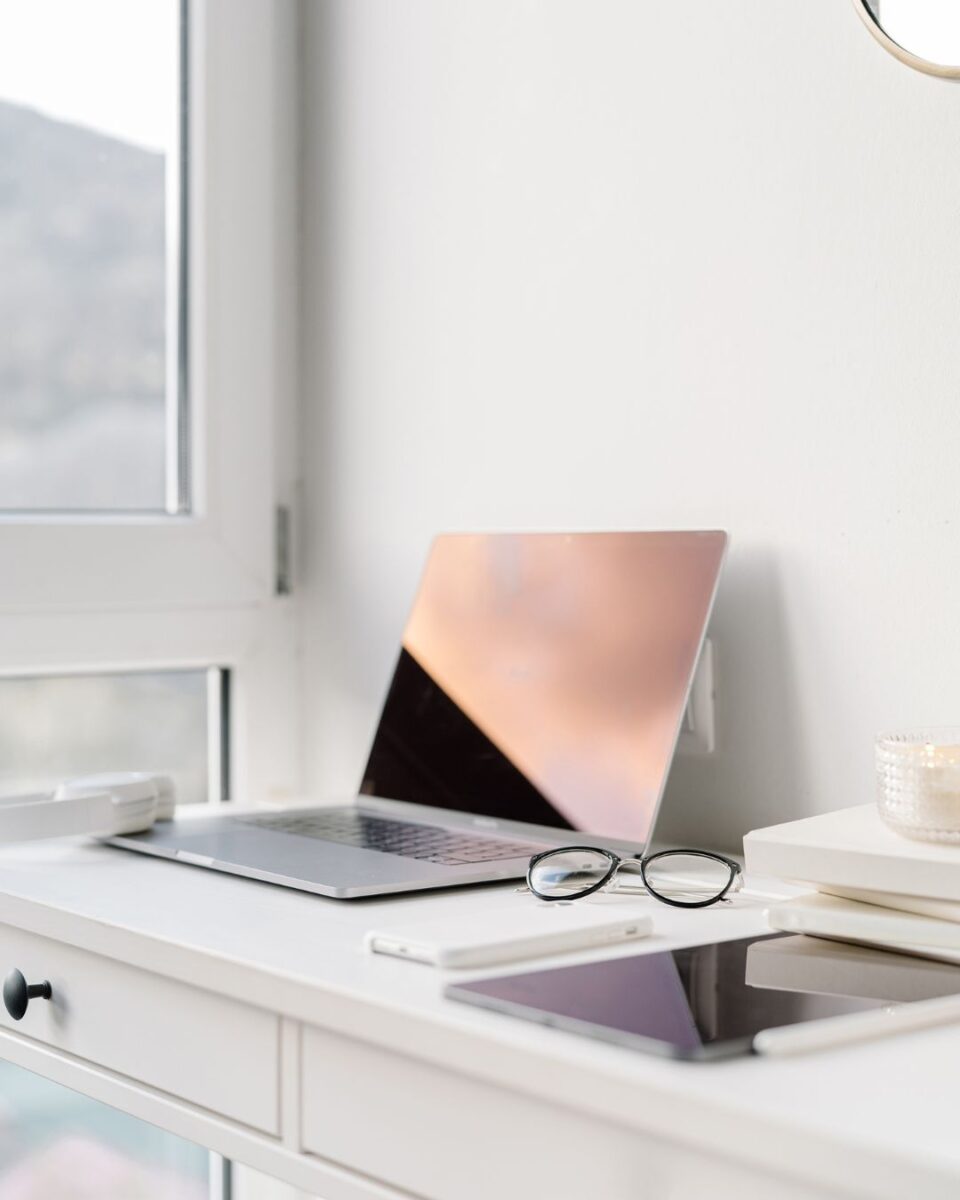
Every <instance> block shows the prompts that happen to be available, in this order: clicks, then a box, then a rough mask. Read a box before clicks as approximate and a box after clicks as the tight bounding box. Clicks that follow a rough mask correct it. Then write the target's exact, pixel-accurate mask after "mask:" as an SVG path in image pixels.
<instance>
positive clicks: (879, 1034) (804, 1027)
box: [753, 996, 960, 1057]
mask: <svg viewBox="0 0 960 1200" xmlns="http://www.w3.org/2000/svg"><path fill="white" fill-rule="evenodd" d="M958 1021H960V996H938V997H937V998H936V999H935V1000H916V1001H914V1002H913V1003H912V1004H890V1005H886V1006H884V1007H883V1008H877V1009H874V1010H873V1011H872V1012H862V1013H847V1014H845V1015H844V1016H841V1017H828V1018H826V1019H824V1020H822V1021H805V1022H803V1024H801V1025H789V1026H786V1027H784V1028H781V1029H764V1030H763V1032H762V1033H758V1034H757V1036H756V1037H755V1038H754V1039H753V1048H754V1050H755V1051H756V1052H757V1054H766V1055H773V1056H777V1057H782V1056H786V1055H793V1054H809V1053H811V1052H813V1051H817V1050H829V1049H831V1048H832V1047H836V1046H849V1045H851V1044H852V1043H855V1042H868V1041H873V1040H874V1039H876V1038H888V1037H892V1036H893V1035H894V1034H898V1033H908V1032H909V1031H910V1030H916V1029H932V1028H935V1027H936V1026H938V1025H954V1024H956V1023H957V1022H958Z"/></svg>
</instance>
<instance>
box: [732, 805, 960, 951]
mask: <svg viewBox="0 0 960 1200" xmlns="http://www.w3.org/2000/svg"><path fill="white" fill-rule="evenodd" d="M743 847H744V855H745V864H746V870H747V872H748V873H750V874H754V875H772V876H776V877H777V878H780V879H787V880H791V881H794V882H797V883H806V884H809V885H811V886H812V887H813V889H814V891H813V892H812V893H811V894H809V895H806V896H801V897H798V898H796V899H793V900H789V901H783V902H782V903H779V904H774V905H773V907H771V909H770V911H769V914H768V915H769V918H770V924H771V926H772V927H773V928H774V929H782V930H785V931H787V932H790V933H808V934H813V935H814V936H818V937H830V938H837V939H839V940H841V941H849V942H859V943H863V944H866V945H873V946H886V947H889V948H891V949H899V950H902V951H905V952H907V953H912V954H921V955H925V956H926V957H929V958H937V959H941V960H944V961H947V962H957V963H960V845H949V844H942V843H935V842H914V841H910V840H908V839H906V838H903V837H901V836H900V835H899V834H896V833H894V832H893V831H892V830H890V829H888V828H887V827H886V825H884V824H883V822H882V821H881V820H880V817H879V816H878V814H877V810H876V808H875V807H874V806H873V805H872V804H867V805H863V806H859V807H857V808H844V809H840V810H839V811H838V812H832V813H826V814H824V815H823V816H819V817H807V818H806V819H804V820H801V821H790V822H789V823H787V824H785V825H772V826H770V827H769V828H768V829H756V830H754V831H753V832H752V833H748V834H747V836H746V837H745V838H744V842H743Z"/></svg>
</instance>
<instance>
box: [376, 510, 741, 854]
mask: <svg viewBox="0 0 960 1200" xmlns="http://www.w3.org/2000/svg"><path fill="white" fill-rule="evenodd" d="M726 541H727V538H726V534H724V533H721V532H683V533H577V534H450V535H443V536H441V537H438V538H437V539H436V541H435V542H434V544H433V547H432V549H431V552H430V556H429V558H428V560H427V565H426V568H425V570H424V574H423V578H422V580H421V583H420V588H419V591H418V593H417V597H416V600H415V602H414V606H413V611H412V612H411V614H410V618H409V620H408V622H407V627H406V630H405V631H404V635H403V643H402V648H401V651H400V658H399V660H398V662H397V666H396V669H395V672H394V675H393V680H392V682H391V684H390V689H389V692H388V694H387V699H386V702H385V704H384V708H383V712H382V714H381V717H380V723H379V726H378V729H377V732H376V735H375V738H374V742H373V747H372V750H371V752H370V759H369V761H368V763H367V767H366V770H365V772H364V778H363V783H362V785H361V791H362V792H363V793H364V794H366V795H375V796H381V797H385V798H388V799H394V800H406V801H411V802H413V803H416V804H423V805H432V806H436V807H441V808H444V809H453V810H456V811H460V812H466V813H472V814H476V815H482V816H488V817H496V818H502V819H508V820H511V821H525V822H530V823H532V824H535V825H546V826H554V827H557V828H566V829H576V830H583V831H584V832H587V833H591V834H595V835H598V836H603V835H605V836H608V837H612V838H618V839H625V840H629V841H635V842H640V843H644V842H646V840H647V838H648V835H649V833H650V829H651V826H652V823H653V818H654V816H655V815H656V810H657V806H658V804H659V801H660V797H661V795H662V793H663V788H664V785H665V783H666V777H667V773H668V771H669V768H670V762H671V759H672V757H673V750H674V746H675V744H676V739H677V735H678V733H679V729H680V723H681V721H682V718H683V713H684V709H685V707H686V702H687V695H688V691H689V687H690V682H691V679H692V676H693V671H694V668H695V666H696V662H697V657H698V654H699V651H700V646H701V643H702V640H703V635H704V631H705V628H706V624H707V620H708V618H709V615H710V610H711V607H712V604H713V597H714V592H715V590H716V585H717V578H718V575H719V571H720V565H721V562H722V559H723V554H724V550H725V548H726Z"/></svg>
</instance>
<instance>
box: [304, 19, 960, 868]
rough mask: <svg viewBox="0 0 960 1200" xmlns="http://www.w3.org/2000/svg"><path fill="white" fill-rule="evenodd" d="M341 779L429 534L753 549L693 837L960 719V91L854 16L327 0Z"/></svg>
mask: <svg viewBox="0 0 960 1200" xmlns="http://www.w3.org/2000/svg"><path fill="white" fill-rule="evenodd" d="M306 9H307V24H306V38H305V45H304V54H305V66H306V71H307V76H308V82H307V93H306V101H305V103H306V111H305V141H306V146H305V149H306V153H307V164H306V175H305V189H306V190H305V197H304V211H305V220H306V229H305V234H306V248H305V259H304V264H303V266H304V274H305V289H306V291H305V297H304V299H305V310H304V311H305V322H304V336H305V343H306V350H305V355H306V357H305V363H304V369H305V388H306V407H307V430H306V436H305V439H304V446H303V453H304V467H305V474H306V477H307V480H308V511H307V524H308V528H307V530H306V541H307V545H306V548H305V549H306V570H307V586H308V591H307V614H308V620H307V630H306V633H307V644H306V653H307V663H308V671H307V678H308V681H309V682H308V684H307V688H308V697H307V700H308V705H309V708H308V712H309V720H310V722H311V727H312V730H313V731H314V737H313V744H312V747H311V749H310V762H309V763H308V767H309V777H310V778H311V781H312V783H313V784H314V785H315V786H317V787H320V788H323V789H326V790H329V789H331V788H341V787H342V788H345V789H347V790H349V789H352V788H353V787H354V786H355V784H356V781H357V778H358V774H359V771H360V769H361V767H362V763H363V760H364V752H365V749H366V742H367V739H368V737H369V735H370V732H371V729H372V725H373V721H374V718H375V714H376V708H377V705H378V702H379V700H380V696H381V693H382V691H383V689H384V687H385V686H386V682H387V679H388V676H389V671H390V668H391V665H392V657H393V654H394V651H395V647H396V642H397V638H398V634H399V631H400V628H401V625H402V622H403V618H404V615H405V611H406V606H407V604H408V601H409V598H410V595H411V592H412V589H413V586H414V584H415V580H416V576H417V571H418V566H419V563H420V560H421V557H422V555H423V552H424V550H425V547H426V544H427V542H428V539H429V537H430V535H431V533H433V532H434V531H435V530H438V529H460V528H561V527H570V528H648V527H649V528H658V527H659V528H670V527H696V526H710V527H716V526H722V527H725V528H727V529H729V530H730V531H731V534H732V536H733V551H732V554H731V558H730V560H729V564H728V569H727V573H726V576H725V580H724V582H723V584H722V589H721V599H720V603H719V608H718V612H717V614H716V620H715V630H714V632H715V637H716V640H717V648H718V656H719V664H718V668H719V674H720V689H721V694H720V697H719V701H720V704H721V711H720V731H719V732H720V750H719V753H718V754H717V755H716V757H715V758H714V759H713V760H707V761H704V762H694V761H684V762H681V763H679V764H678V766H677V768H676V769H675V771H674V774H673V778H672V780H671V785H670V790H669V792H668V800H669V807H670V812H671V827H672V828H671V831H672V832H675V834H676V836H677V837H680V836H686V837H689V838H691V839H693V840H695V841H698V842H701V843H709V842H710V841H715V842H717V843H719V844H728V845H731V844H734V843H735V842H736V840H737V839H738V838H739V836H740V834H741V833H742V832H743V831H744V830H746V829H747V828H750V827H752V826H756V825H762V824H766V823H770V822H772V821H774V820H778V819H785V818H789V817H790V816H792V815H799V814H802V813H806V812H812V811H816V810H821V809H828V808H831V807H838V806H841V805H845V804H851V803H856V802H859V801H865V800H868V799H869V798H870V797H871V795H872V778H871V764H872V744H871V743H872V737H873V734H874V732H875V731H876V730H878V729H880V728H883V727H887V726H900V725H904V724H910V723H914V722H923V721H938V722H949V721H957V722H958V723H960V540H958V533H960V488H958V483H957V480H958V471H960V404H958V401H960V338H958V336H957V330H958V322H960V152H958V151H960V86H957V85H956V84H954V83H950V82H946V81H943V80H936V79H932V78H928V77H925V76H922V75H919V74H916V73H914V72H913V71H911V70H909V69H908V68H906V67H904V66H903V65H901V64H900V63H898V62H896V61H894V59H892V58H890V57H889V56H887V55H886V54H885V53H884V52H883V50H881V49H880V47H879V46H878V45H877V44H876V43H875V42H874V41H873V40H872V39H871V38H870V37H869V35H868V34H867V32H866V30H865V29H864V27H863V26H862V25H861V23H860V21H859V20H858V19H857V17H856V15H855V13H854V12H853V10H852V8H851V6H850V4H849V3H848V2H847V0H806V2H805V3H803V4H797V3H795V0H790V2H788V0H724V2H723V3H716V2H715V0H692V2H689V3H682V4H681V3H672V2H669V0H660V2H659V3H654V2H653V0H543V2H532V0H527V2H523V0H457V2H456V3H451V2H450V0H403V2H402V3H401V2H389V0H379V2H376V0H307V4H306Z"/></svg>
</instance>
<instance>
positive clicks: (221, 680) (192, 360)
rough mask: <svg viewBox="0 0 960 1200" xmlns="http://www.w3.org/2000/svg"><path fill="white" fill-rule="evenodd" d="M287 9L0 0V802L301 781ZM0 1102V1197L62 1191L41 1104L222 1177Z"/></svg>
mask: <svg viewBox="0 0 960 1200" xmlns="http://www.w3.org/2000/svg"><path fill="white" fill-rule="evenodd" d="M297 12H298V5H296V4H295V3H294V0H243V3H242V4H237V3H236V0H135V2H134V3H132V2H131V0H29V2H28V3H24V2H23V0H0V20H2V25H0V28H2V31H3V38H2V39H0V318H2V320H3V322H4V335H3V339H2V340H3V343H4V344H3V345H2V346H0V562H3V564H4V570H3V572H0V742H2V745H3V754H2V755H0V758H2V759H3V762H2V763H0V771H2V772H3V778H2V780H0V792H6V793H9V792H11V791H18V790H26V788H25V787H22V786H21V785H24V784H25V785H27V786H31V785H34V784H38V785H40V786H45V785H46V784H47V783H49V782H52V781H54V780H56V779H58V778H61V777H63V776H64V775H71V774H75V773H85V772H86V771H87V770H88V769H91V770H93V769H99V768H100V767H101V766H102V765H104V764H105V763H106V762H107V760H108V759H109V761H110V765H111V769H113V768H114V767H116V768H122V767H125V766H130V767H133V766H135V765H136V766H143V767H147V768H149V767H150V766H154V767H157V768H160V767H163V766H168V767H169V768H170V769H172V770H173V771H174V773H177V774H178V775H179V787H180V792H181V796H182V797H183V798H184V799H188V800H196V801H200V800H202V799H204V798H208V799H209V798H213V799H216V798H219V797H220V796H222V795H225V794H226V793H227V791H228V789H229V794H230V797H231V798H233V799H239V800H243V801H251V802H255V801H262V800H269V799H270V798H272V797H278V796H285V795H289V794H296V793H297V792H298V791H299V779H298V771H299V764H300V760H301V756H300V743H299V724H298V712H297V706H296V697H297V693H298V686H297V654H296V648H297V640H296V621H295V617H296V605H297V603H298V598H297V596H296V594H294V595H278V594H277V593H278V588H277V586H276V581H277V577H278V568H277V555H276V546H275V538H276V530H277V529H278V528H279V527H281V526H282V524H283V523H282V522H280V521H278V519H277V509H278V507H280V508H282V509H284V510H289V509H290V508H291V506H292V503H293V499H294V496H295V492H296V486H295V485H296V479H295V469H294V463H295V447H296V431H295V424H296V419H297V409H296V382H297V379H296V363H297V358H298V355H297V344H296V336H297V335H296V329H297V322H296V297H297V281H296V262H297V247H296V234H297V229H298V221H297V212H296V203H297V195H298V164H297V154H296V147H297V129H296V113H297V104H298V82H297V61H298V58H297V45H298V30H297ZM41 87H42V89H43V90H42V94H41V91H40V89H41ZM184 100H186V103H184ZM148 109H149V110H150V111H151V112H152V113H153V116H152V117H150V116H149V115H147V110H148ZM26 127H28V130H27V134H28V135H25V134H24V128H26ZM25 181H26V182H25ZM25 187H30V188H31V189H33V191H34V192H37V194H38V199H37V203H36V204H35V205H28V204H25V202H24V188H25ZM42 187H47V189H48V190H47V192H46V193H43V192H42ZM188 243H189V253H187V249H188ZM107 317H109V320H108V319H106V318H107ZM188 350H189V353H187V351H188ZM188 399H189V404H188V403H187V400H188ZM228 684H229V697H230V705H229V714H228V713H227V711H226V706H225V697H226V695H227V693H228V687H227V685H228ZM24 710H27V712H28V713H29V716H24ZM77 714H79V716H78V715H77ZM228 717H229V720H228ZM227 725H229V734H230V736H229V737H227V736H226V733H227ZM74 726H76V727H74ZM5 1072H6V1073H5ZM0 1095H2V1098H3V1102H4V1103H3V1104H2V1105H0V1183H2V1184H3V1185H7V1184H8V1183H9V1189H8V1190H9V1191H10V1194H11V1195H12V1194H14V1193H13V1190H12V1189H13V1188H14V1187H20V1186H21V1185H25V1186H34V1190H35V1191H37V1193H38V1194H44V1195H46V1194H50V1195H53V1194H56V1192H57V1190H58V1189H57V1187H56V1186H51V1187H45V1186H43V1183H42V1182H41V1183H40V1184H39V1185H37V1184H36V1180H38V1179H40V1180H44V1179H46V1178H47V1176H46V1175H37V1174H36V1171H37V1170H44V1171H45V1170H46V1167H47V1165H48V1164H49V1163H50V1161H51V1159H50V1155H49V1153H48V1150H49V1147H50V1145H51V1144H52V1143H44V1144H43V1145H38V1146H37V1147H35V1148H34V1149H33V1150H30V1152H29V1156H28V1155H27V1148H25V1147H21V1150H22V1152H23V1155H24V1157H22V1158H21V1159H19V1160H18V1162H14V1161H13V1157H12V1154H11V1152H10V1144H9V1143H8V1144H7V1145H6V1151H5V1149H4V1143H3V1141H2V1138H3V1136H4V1134H5V1133H6V1134H9V1133H10V1131H11V1130H13V1136H14V1140H15V1142H16V1141H18V1140H19V1137H18V1134H17V1132H16V1126H17V1122H18V1121H19V1120H20V1119H21V1116H22V1113H23V1106H26V1105H33V1104H34V1103H35V1104H36V1105H38V1106H43V1107H44V1111H45V1112H46V1111H49V1113H50V1129H51V1130H53V1129H54V1124H55V1122H54V1116H55V1113H54V1110H55V1109H56V1108H57V1106H58V1105H59V1106H60V1109H61V1110H62V1113H63V1115H64V1118H65V1121H66V1124H65V1125H63V1126H62V1127H61V1126H58V1127H57V1128H63V1129H69V1130H73V1131H77V1130H79V1131H80V1132H79V1133H78V1135H77V1136H78V1137H79V1138H80V1141H81V1142H82V1145H83V1147H85V1149H84V1150H83V1153H87V1152H88V1151H89V1152H90V1153H97V1154H100V1153H101V1151H100V1150H96V1149H93V1150H91V1149H90V1146H91V1143H90V1139H89V1138H88V1137H87V1133H88V1132H89V1130H90V1128H92V1126H93V1125H96V1126H97V1127H98V1128H99V1127H100V1125H101V1124H102V1125H103V1127H104V1130H106V1126H107V1124H109V1125H110V1128H111V1130H112V1132H111V1133H110V1135H109V1137H108V1138H107V1148H106V1149H105V1150H104V1151H103V1153H104V1154H105V1155H106V1156H107V1157H108V1158H109V1160H110V1162H112V1163H114V1164H117V1163H118V1157H117V1156H118V1153H119V1159H121V1160H127V1159H130V1160H139V1161H140V1162H150V1163H153V1164H154V1165H156V1164H159V1163H161V1160H162V1162H164V1163H170V1164H173V1163H174V1162H176V1163H179V1164H180V1165H179V1166H178V1168H177V1170H178V1173H179V1175H178V1180H179V1181H175V1180H174V1176H172V1175H171V1176H169V1181H170V1186H169V1188H168V1190H167V1192H163V1191H158V1192H157V1193H156V1194H158V1195H167V1194H169V1195H170V1196H174V1195H175V1196H177V1197H180V1196H188V1195H193V1193H194V1190H195V1189H196V1187H197V1186H203V1180H204V1179H205V1178H206V1177H207V1176H208V1175H209V1176H211V1178H212V1177H214V1176H216V1175H217V1169H216V1168H214V1169H212V1170H211V1169H209V1168H208V1167H207V1166H206V1156H205V1155H204V1156H202V1161H201V1158H197V1157H196V1156H195V1155H194V1153H193V1149H192V1148H190V1147H180V1148H179V1149H178V1148H177V1147H176V1145H175V1144H174V1143H173V1142H170V1143H169V1146H170V1147H171V1148H170V1149H169V1150H168V1149H161V1148H159V1144H158V1143H156V1142H154V1141H153V1140H151V1137H150V1136H148V1135H149V1131H146V1132H144V1131H143V1130H141V1131H139V1132H137V1133H136V1135H134V1134H132V1133H130V1132H129V1131H126V1132H125V1131H124V1129H123V1128H121V1125H120V1124H114V1122H115V1121H118V1120H119V1118H116V1116H115V1114H110V1120H109V1122H107V1121H106V1120H104V1118H103V1114H102V1112H101V1110H99V1109H97V1110H96V1111H95V1110H94V1108H93V1107H92V1106H87V1107H86V1109H85V1110H84V1111H85V1112H86V1113H88V1114H90V1115H82V1114H81V1112H80V1108H81V1107H83V1105H82V1104H81V1103H80V1102H76V1105H75V1107H74V1108H71V1107H70V1105H69V1104H68V1103H67V1100H66V1099H65V1098H64V1097H63V1096H62V1095H61V1094H60V1091H59V1089H57V1097H53V1098H49V1097H47V1095H46V1092H45V1091H44V1089H43V1088H42V1086H41V1085H40V1084H39V1083H38V1082H37V1081H36V1080H34V1079H33V1078H32V1077H29V1076H27V1075H26V1074H25V1073H20V1072H16V1073H13V1072H11V1071H9V1070H8V1069H6V1068H2V1067H0ZM48 1104H49V1105H50V1106H51V1107H50V1108H49V1110H48V1109H47V1108H46V1106H47V1105H48ZM97 1114H99V1115H97ZM58 1119H59V1118H58ZM70 1136H73V1134H71V1135H70ZM60 1137H61V1135H60V1133H57V1134H56V1138H57V1139H58V1144H59V1139H60ZM135 1140H136V1141H137V1142H138V1146H139V1148H136V1149H133V1142H134V1141H135ZM94 1141H96V1139H94ZM126 1147H130V1148H131V1150H132V1153H131V1154H130V1155H127V1153H126ZM118 1148H119V1149H118ZM20 1152H21V1151H16V1153H20ZM5 1153H6V1157H5ZM28 1157H29V1162H28ZM101 1161H106V1159H101ZM118 1169H119V1168H118ZM130 1169H131V1171H132V1172H134V1173H133V1174H131V1175H130V1176H129V1177H128V1182H127V1183H126V1184H124V1185H123V1187H122V1188H121V1190H120V1191H119V1192H117V1193H116V1194H117V1195H118V1196H119V1195H123V1196H127V1195H131V1194H133V1192H134V1191H135V1190H137V1187H138V1185H137V1184H134V1183H132V1182H130V1181H132V1180H133V1179H134V1178H135V1168H134V1167H133V1166H131V1168H130ZM18 1171H21V1173H20V1174H18V1173H17V1172H18ZM24 1171H25V1172H27V1173H26V1174H24V1173H22V1172H24ZM222 1174H223V1172H222V1169H221V1170H220V1175H221V1176H222ZM156 1178H160V1180H161V1182H162V1180H163V1178H166V1176H161V1177H156V1176H155V1177H154V1180H155V1182H156ZM213 1183H214V1184H215V1183H216V1179H213ZM220 1183H221V1184H222V1183H223V1179H222V1178H221V1180H220ZM212 1186H213V1185H212ZM124 1189H125V1190H124ZM221 1190H222V1189H221ZM16 1194H20V1191H17V1193H16ZM98 1194H101V1195H104V1196H108V1197H109V1196H111V1195H112V1194H113V1193H110V1192H108V1191H107V1190H106V1189H102V1190H101V1191H100V1192H99V1193H98ZM138 1194H139V1191H138ZM144 1194H146V1193H144ZM150 1194H154V1193H152V1192H151V1193H150Z"/></svg>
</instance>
